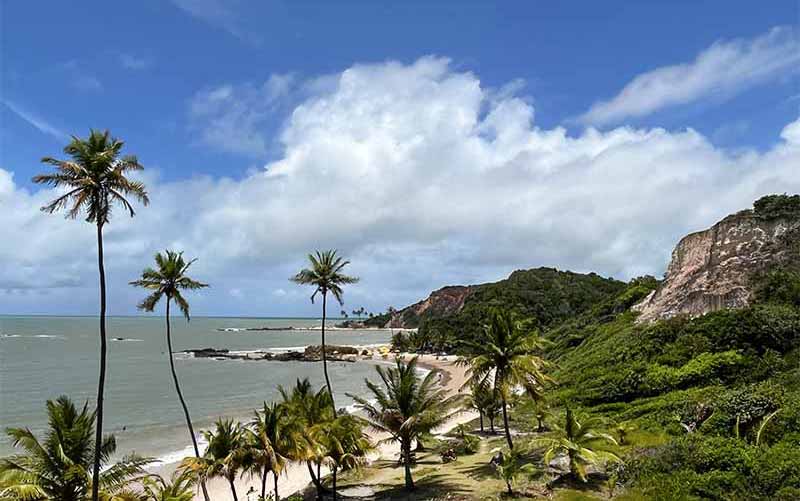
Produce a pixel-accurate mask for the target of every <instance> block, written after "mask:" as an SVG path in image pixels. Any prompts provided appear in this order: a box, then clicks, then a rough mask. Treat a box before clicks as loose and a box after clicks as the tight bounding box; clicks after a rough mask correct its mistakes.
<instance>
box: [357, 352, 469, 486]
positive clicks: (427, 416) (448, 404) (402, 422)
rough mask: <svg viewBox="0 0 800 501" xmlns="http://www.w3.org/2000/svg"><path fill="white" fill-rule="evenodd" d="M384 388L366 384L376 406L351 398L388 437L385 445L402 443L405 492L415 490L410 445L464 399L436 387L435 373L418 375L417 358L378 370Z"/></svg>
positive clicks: (397, 361)
mask: <svg viewBox="0 0 800 501" xmlns="http://www.w3.org/2000/svg"><path fill="white" fill-rule="evenodd" d="M375 369H376V370H377V371H378V375H379V376H380V378H381V381H382V383H383V387H381V386H379V385H377V384H375V383H373V382H371V381H369V380H366V384H367V388H369V390H370V392H371V393H372V396H373V397H374V403H372V402H370V401H368V400H367V399H365V398H363V397H360V396H358V395H349V396H350V397H351V398H352V399H353V400H355V402H356V404H357V406H358V407H359V408H361V409H362V410H363V411H364V413H365V415H366V420H367V422H368V423H369V425H370V426H371V427H372V428H374V429H375V430H377V431H381V432H386V433H388V434H389V438H387V439H386V440H385V441H386V442H399V443H400V454H401V457H402V460H403V463H404V465H405V484H406V489H408V490H413V489H414V480H413V479H412V478H411V462H412V451H411V445H412V443H413V442H414V441H415V440H419V437H420V436H421V435H423V434H426V433H429V432H430V431H432V430H433V429H434V428H436V427H438V426H440V425H442V424H443V423H444V422H445V421H447V420H448V419H449V418H450V417H451V416H452V412H451V411H452V410H453V409H454V408H455V407H456V406H458V405H460V404H461V401H462V397H461V395H453V396H450V397H448V396H447V392H446V390H445V389H444V388H442V387H441V386H439V385H438V384H437V373H436V371H431V372H429V373H428V374H427V375H426V376H425V377H424V378H421V377H419V376H418V375H417V357H414V358H413V359H411V361H410V362H408V364H405V363H403V362H402V361H401V360H399V359H398V360H396V366H395V367H390V368H385V367H381V366H376V367H375Z"/></svg>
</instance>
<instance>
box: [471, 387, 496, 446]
mask: <svg viewBox="0 0 800 501" xmlns="http://www.w3.org/2000/svg"><path fill="white" fill-rule="evenodd" d="M468 402H469V406H470V407H471V408H472V409H475V410H476V411H478V415H479V416H480V425H481V432H483V431H484V426H483V422H484V418H487V419H488V420H489V430H490V431H491V433H494V420H495V419H496V418H497V415H498V414H499V413H500V399H499V398H498V395H497V391H495V389H494V387H493V386H492V385H490V384H488V382H487V381H484V382H483V383H482V384H481V383H475V384H473V385H472V387H471V389H470V397H469V401H468Z"/></svg>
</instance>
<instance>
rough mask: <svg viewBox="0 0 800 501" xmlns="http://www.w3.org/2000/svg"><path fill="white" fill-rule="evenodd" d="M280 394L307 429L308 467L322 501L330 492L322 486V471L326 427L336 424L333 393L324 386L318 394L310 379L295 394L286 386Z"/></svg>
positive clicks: (298, 384)
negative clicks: (324, 495) (325, 494)
mask: <svg viewBox="0 0 800 501" xmlns="http://www.w3.org/2000/svg"><path fill="white" fill-rule="evenodd" d="M278 390H279V391H280V393H281V396H282V398H283V402H282V403H283V405H284V406H285V407H286V408H287V409H288V412H289V413H290V414H291V415H292V416H295V417H297V418H298V420H299V423H300V424H301V425H302V426H303V429H304V433H305V435H306V438H307V442H308V443H307V446H308V450H307V457H306V466H308V473H309V475H310V476H311V482H312V483H313V484H314V487H316V489H317V498H318V499H322V496H323V494H324V493H325V492H327V491H328V489H327V488H326V487H325V486H324V485H323V484H322V481H321V475H320V467H321V464H322V461H323V460H324V459H325V448H324V440H325V433H326V425H327V424H328V423H330V422H331V421H332V420H333V403H332V402H331V396H330V393H328V389H327V388H325V387H324V386H323V387H322V388H320V389H319V390H318V391H317V392H314V391H313V390H312V389H311V382H309V380H308V378H304V379H302V380H301V379H298V380H297V382H296V383H295V386H294V387H293V388H292V390H291V392H290V391H288V390H286V389H285V388H283V387H282V386H278ZM315 467H316V473H315Z"/></svg>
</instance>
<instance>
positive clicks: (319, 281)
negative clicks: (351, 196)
mask: <svg viewBox="0 0 800 501" xmlns="http://www.w3.org/2000/svg"><path fill="white" fill-rule="evenodd" d="M308 261H309V263H310V264H311V267H310V268H304V269H302V270H300V273H298V274H297V275H295V276H294V277H292V278H291V279H290V280H291V281H293V282H294V283H297V284H301V285H311V286H313V287H314V293H313V294H311V302H312V303H313V302H314V298H315V297H316V296H317V294H321V295H322V370H323V372H324V373H325V386H327V388H328V393H330V394H331V404H332V405H333V414H334V416H336V403H335V402H334V399H333V389H332V388H331V380H330V378H329V377H328V359H327V356H326V353H325V352H326V351H327V350H326V349H325V319H326V315H327V306H328V293H329V292H330V293H331V294H332V295H333V297H334V298H335V299H336V301H338V302H339V304H340V305H342V304H344V303H343V301H342V294H343V291H342V286H343V285H346V284H354V283H356V282H358V278H357V277H351V276H348V275H345V274H344V273H342V270H343V269H344V267H345V266H347V265H348V264H350V261H347V260H345V259H344V258H342V257H341V256H338V255H337V254H336V250H326V251H321V252H320V251H316V253H314V254H309V255H308Z"/></svg>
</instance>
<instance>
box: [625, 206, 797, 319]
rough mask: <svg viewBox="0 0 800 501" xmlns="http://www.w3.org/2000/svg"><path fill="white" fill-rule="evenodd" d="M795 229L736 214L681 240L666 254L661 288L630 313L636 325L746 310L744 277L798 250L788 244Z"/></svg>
mask: <svg viewBox="0 0 800 501" xmlns="http://www.w3.org/2000/svg"><path fill="white" fill-rule="evenodd" d="M798 227H800V221H797V220H789V219H786V218H779V219H772V220H765V219H762V218H759V217H757V216H756V215H755V214H754V213H753V212H752V211H742V212H740V213H738V214H734V215H731V216H728V217H726V218H725V219H723V220H722V221H720V222H719V223H717V224H715V225H714V226H713V227H711V228H710V229H708V230H704V231H699V232H696V233H691V234H689V235H687V236H685V237H684V238H683V239H682V240H681V241H680V242H679V243H678V245H677V246H676V247H675V250H674V251H672V260H671V261H670V264H669V267H668V268H667V273H666V277H665V280H664V282H663V283H662V284H661V285H660V286H659V287H658V289H656V290H655V291H653V292H652V293H651V294H650V295H649V296H647V297H646V298H645V299H644V300H642V301H641V302H640V303H638V304H637V305H635V306H634V307H633V309H634V310H636V311H639V312H641V315H640V316H639V318H638V320H637V321H638V322H651V321H654V320H658V319H663V318H670V317H674V316H677V315H689V316H699V315H703V314H705V313H708V312H710V311H715V310H719V309H722V308H743V307H745V306H747V305H748V304H749V302H750V300H751V295H752V289H751V287H750V284H749V280H750V276H751V275H752V273H753V272H755V271H758V270H763V269H765V268H768V267H770V266H774V265H776V264H777V263H779V262H781V260H782V259H783V258H784V257H785V255H786V254H787V253H788V252H789V249H790V247H791V246H792V245H794V246H797V245H798V244H799V242H796V241H795V242H790V241H789V238H788V237H789V236H790V235H791V236H792V238H794V236H795V235H796V234H797V231H796V230H797V229H798Z"/></svg>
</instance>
